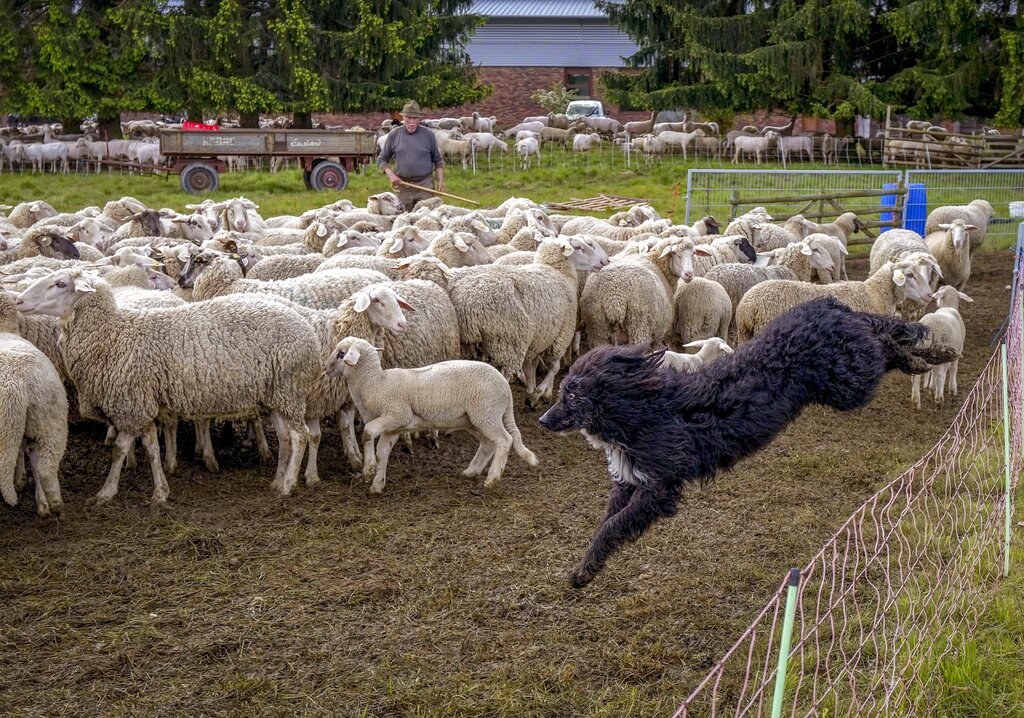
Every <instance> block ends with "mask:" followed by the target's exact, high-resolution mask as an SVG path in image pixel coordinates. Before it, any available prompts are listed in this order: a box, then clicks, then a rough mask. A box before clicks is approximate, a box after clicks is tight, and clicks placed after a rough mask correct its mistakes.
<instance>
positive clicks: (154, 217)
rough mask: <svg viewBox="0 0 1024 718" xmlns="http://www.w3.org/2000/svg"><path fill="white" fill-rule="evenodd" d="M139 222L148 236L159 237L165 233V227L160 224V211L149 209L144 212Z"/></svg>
mask: <svg viewBox="0 0 1024 718" xmlns="http://www.w3.org/2000/svg"><path fill="white" fill-rule="evenodd" d="M139 222H141V223H142V228H143V230H144V231H145V232H146V234H147V236H150V237H159V236H161V235H162V234H163V227H162V226H161V224H160V213H159V212H156V211H154V210H151V209H147V210H145V211H144V212H142V215H141V216H140V217H139Z"/></svg>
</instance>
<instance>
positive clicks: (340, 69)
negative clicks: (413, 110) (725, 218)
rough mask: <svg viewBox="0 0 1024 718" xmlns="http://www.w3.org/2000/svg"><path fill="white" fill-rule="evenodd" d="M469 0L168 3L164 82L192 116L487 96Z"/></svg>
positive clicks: (304, 112) (442, 103) (383, 106)
mask: <svg viewBox="0 0 1024 718" xmlns="http://www.w3.org/2000/svg"><path fill="white" fill-rule="evenodd" d="M469 5H470V2H469V0H404V1H401V0H394V1H388V0H372V1H371V0H359V1H357V2H351V1H346V0H281V2H271V1H265V2H263V1H260V0H256V1H246V0H186V1H185V2H184V4H183V5H182V6H181V7H179V8H169V9H168V13H167V22H166V31H165V32H166V40H165V44H166V46H167V64H166V67H165V68H164V80H163V84H164V86H165V87H167V88H168V89H169V91H170V92H171V93H172V94H175V95H176V96H177V98H178V100H179V102H180V103H181V104H182V105H183V106H185V107H187V108H189V110H190V115H191V114H192V113H194V112H198V111H200V110H203V111H220V112H224V111H228V110H231V109H237V110H238V111H239V112H240V113H241V114H242V116H243V118H244V117H246V116H248V117H249V118H250V120H251V119H252V118H254V117H255V115H256V114H258V113H260V112H294V113H296V115H297V117H301V118H303V119H304V120H305V121H306V122H307V123H308V120H309V114H310V113H312V112H342V111H364V110H391V109H396V108H399V107H401V106H402V104H404V102H405V101H406V100H407V99H409V98H410V97H412V98H416V99H418V100H420V101H421V104H424V105H427V106H436V107H446V106H452V105H458V104H462V103H465V102H472V101H476V100H479V99H482V98H483V97H484V96H486V94H487V93H488V92H489V88H486V87H480V86H478V85H477V84H476V82H475V72H474V68H473V66H472V65H471V64H470V62H469V58H468V56H467V55H466V53H465V51H464V49H463V48H464V46H465V43H466V41H467V40H468V37H469V33H470V32H471V31H472V30H473V29H474V28H475V27H476V26H477V25H478V24H479V23H480V21H481V18H480V17H479V16H474V15H470V14H467V13H466V12H465V10H467V9H468V7H469Z"/></svg>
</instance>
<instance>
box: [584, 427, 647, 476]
mask: <svg viewBox="0 0 1024 718" xmlns="http://www.w3.org/2000/svg"><path fill="white" fill-rule="evenodd" d="M580 433H582V434H583V436H584V437H585V438H586V440H587V441H588V442H589V443H590V445H591V446H593V447H594V448H595V449H604V455H605V458H606V459H607V460H608V473H609V474H611V477H612V481H614V482H615V483H617V484H631V485H633V486H642V485H643V484H646V483H647V481H648V477H647V474H645V473H643V472H642V471H640V470H639V469H637V468H636V467H635V466H634V465H633V460H632V459H631V458H629V455H628V454H627V453H626V452H625V451H624V450H623V449H622V448H621V447H619V446H616V445H615V444H610V443H608V442H607V441H603V440H601V439H599V438H597V437H596V436H594V435H593V434H588V433H587V432H586V431H581V432H580Z"/></svg>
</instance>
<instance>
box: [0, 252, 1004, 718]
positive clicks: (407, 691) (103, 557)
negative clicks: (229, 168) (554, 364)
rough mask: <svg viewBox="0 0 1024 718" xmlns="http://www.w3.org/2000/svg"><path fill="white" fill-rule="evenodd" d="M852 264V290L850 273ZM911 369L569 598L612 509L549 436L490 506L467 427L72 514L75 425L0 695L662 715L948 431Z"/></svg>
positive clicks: (974, 283)
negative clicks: (301, 480) (60, 499)
mask: <svg viewBox="0 0 1024 718" xmlns="http://www.w3.org/2000/svg"><path fill="white" fill-rule="evenodd" d="M1012 262H1013V256H1012V253H1011V252H1005V251H1004V252H991V253H985V254H981V255H978V256H977V257H976V259H975V263H974V275H973V276H972V278H971V281H970V284H969V288H968V293H969V294H971V295H972V296H973V297H974V299H975V302H974V304H972V305H969V306H968V307H966V308H965V309H964V315H965V319H966V322H967V325H968V342H967V351H966V353H965V357H964V359H963V360H962V361H961V363H960V386H961V387H962V390H961V397H960V399H962V398H963V395H964V394H965V393H966V391H967V389H968V388H969V387H970V386H971V385H972V384H973V382H974V379H975V378H976V377H977V375H978V373H979V372H980V370H981V368H982V367H983V366H984V363H985V362H986V361H987V360H988V358H989V356H990V354H991V352H992V346H991V344H990V342H991V340H992V338H993V336H994V335H995V334H996V332H997V331H998V330H999V328H1000V326H1001V324H1002V322H1003V319H1004V318H1005V316H1006V313H1007V310H1008V303H1009V292H1008V291H1007V289H1006V286H1007V284H1008V283H1009V281H1010V273H1011V270H1012ZM864 265H865V262H863V261H853V262H851V278H860V277H863V275H864V274H865V272H866V266H864ZM909 384H910V382H909V379H908V378H907V377H904V376H898V375H890V376H889V377H888V378H887V379H886V381H885V383H884V385H883V387H882V390H881V391H880V393H879V396H878V398H877V399H876V400H875V401H874V402H872V403H871V404H870V405H869V406H868V407H866V408H864V409H861V410H859V411H855V412H851V413H847V414H841V413H837V412H833V411H829V410H824V409H811V410H808V411H806V412H805V413H804V414H803V415H802V416H801V418H800V419H799V420H798V421H796V422H794V424H793V425H792V426H791V427H790V429H789V430H788V431H787V432H786V433H785V434H784V435H783V436H781V437H780V438H779V439H778V440H777V441H776V442H775V443H773V444H772V445H771V446H769V447H768V448H767V449H766V450H764V451H762V452H761V453H759V454H757V455H756V456H754V457H753V458H750V459H748V460H746V461H744V462H743V463H742V464H740V465H739V466H738V467H737V469H736V470H734V471H732V472H731V473H728V474H723V475H721V476H720V477H718V478H717V479H716V480H715V481H713V482H712V483H711V484H710V485H709V486H707V487H706V488H705V489H703V490H701V491H694V492H691V493H688V494H687V495H686V496H685V498H684V501H683V505H682V507H681V510H680V513H679V515H678V516H677V517H675V518H674V519H672V520H669V521H665V522H663V523H661V524H658V525H656V526H655V527H654V528H653V529H652V530H651V531H650V532H649V533H648V534H647V535H646V536H644V537H643V539H642V540H641V541H640V542H639V543H638V544H636V545H634V546H630V547H627V548H626V549H625V550H623V551H622V552H621V553H620V554H618V555H617V556H616V557H614V559H613V560H612V562H611V563H610V565H609V566H608V568H607V569H606V570H605V571H604V572H603V573H602V574H601V575H600V576H599V578H598V579H597V580H596V581H595V582H594V584H593V585H592V586H590V587H589V588H588V589H586V590H584V591H581V592H574V591H572V590H570V589H569V588H567V586H566V583H565V576H566V573H567V571H568V570H569V568H571V566H572V565H573V564H574V562H575V561H577V560H578V558H579V557H580V556H581V555H582V552H583V550H584V549H585V548H586V545H587V542H588V540H589V538H590V534H591V532H592V531H593V529H594V527H595V522H596V521H597V520H598V519H599V517H600V515H601V512H602V510H603V508H604V503H605V500H606V498H607V493H608V488H609V481H608V478H607V474H606V471H605V466H604V461H603V457H602V456H601V455H600V454H598V453H597V452H595V451H593V450H591V449H590V448H589V447H588V446H587V445H586V444H585V442H584V441H583V440H582V438H564V437H560V436H557V435H554V434H551V433H548V432H545V431H543V430H542V428H541V427H540V426H539V424H537V421H536V420H537V417H538V416H539V414H540V410H538V411H527V410H525V409H524V408H522V407H523V403H522V396H521V394H518V393H517V398H518V400H519V403H518V406H517V415H518V420H519V424H520V427H521V428H522V431H523V436H524V440H525V442H526V444H527V446H529V447H530V448H531V449H533V450H534V451H535V452H536V453H537V454H538V456H539V457H540V458H541V462H542V463H541V465H540V467H538V468H537V469H530V468H529V467H526V466H525V465H524V464H523V463H522V462H521V461H519V460H518V459H517V458H515V457H513V458H511V459H510V461H509V467H508V471H507V474H506V477H505V481H504V483H503V484H502V485H501V486H500V487H499V488H497V489H496V490H494V491H487V492H485V491H484V490H483V489H482V486H481V481H480V480H479V479H466V478H464V477H463V476H462V475H461V473H460V472H461V470H462V469H463V468H465V466H466V465H468V463H469V460H470V458H471V457H472V452H473V448H474V447H473V446H471V443H470V440H469V439H468V437H464V436H453V437H447V438H443V445H442V449H441V450H440V451H437V450H433V449H431V448H430V447H428V446H427V445H426V444H417V445H416V446H415V447H414V453H413V454H409V453H408V452H407V451H406V450H404V449H396V451H395V454H393V456H392V464H391V467H390V470H389V480H388V485H387V488H386V489H385V493H384V495H383V496H382V497H370V496H369V495H368V494H367V493H366V488H367V487H366V485H365V484H363V482H362V480H361V479H359V478H355V477H353V475H352V473H351V472H350V471H349V470H348V469H347V468H346V465H345V463H344V462H343V460H342V459H341V457H340V455H339V451H338V441H337V437H336V435H335V434H334V433H333V432H332V433H331V434H330V435H325V441H324V444H323V446H322V451H321V475H322V476H323V477H324V478H325V483H324V485H322V486H321V487H318V488H317V489H316V490H315V491H307V490H305V489H304V488H303V487H300V488H299V489H297V491H296V495H295V496H294V497H292V498H291V499H290V500H286V501H282V500H279V499H277V498H275V497H274V496H273V495H272V494H271V492H270V491H269V489H268V484H269V482H270V480H271V478H272V467H269V466H267V467H259V466H258V461H257V460H256V459H255V456H254V452H252V451H250V450H249V449H248V448H247V447H245V446H243V445H242V443H241V442H240V441H238V440H235V439H232V437H231V435H230V433H229V432H225V433H223V434H222V435H221V437H220V442H221V444H222V445H223V444H224V443H225V442H231V443H230V445H228V446H226V447H225V448H224V449H223V450H220V451H219V456H220V458H221V465H222V469H223V470H222V472H221V473H220V474H210V473H209V472H207V471H206V470H205V469H204V468H203V466H202V463H201V462H198V461H195V460H193V459H192V458H191V457H190V456H189V455H188V452H187V451H186V447H190V446H191V437H190V435H188V434H186V432H184V431H183V432H182V434H183V436H182V438H181V442H180V444H181V447H182V448H181V454H182V468H181V469H180V470H179V475H178V476H176V477H174V478H172V480H171V491H172V501H171V508H169V509H168V510H166V511H165V512H162V513H159V514H156V515H151V514H150V513H149V511H148V509H147V508H146V506H145V504H146V501H147V500H148V497H149V493H150V491H151V488H152V487H151V484H150V480H149V474H148V471H147V470H145V469H139V470H136V471H132V472H127V473H126V475H125V477H124V479H123V481H122V487H121V493H120V495H119V496H118V497H117V499H116V500H115V502H114V503H113V505H111V506H108V507H104V508H102V509H98V510H97V509H89V508H87V507H86V506H85V501H86V499H87V498H88V497H89V496H90V495H92V494H93V493H95V492H96V491H97V490H98V488H99V485H100V484H101V483H102V478H103V476H104V475H105V473H106V469H107V461H108V451H107V450H105V448H104V447H103V446H102V439H103V431H102V430H101V428H100V427H97V426H92V425H80V426H77V427H76V428H75V430H74V432H73V434H72V437H71V443H70V446H69V451H68V454H67V456H66V457H65V460H64V464H63V473H62V478H61V480H62V486H63V488H64V493H65V500H66V501H67V504H68V509H67V512H66V514H65V516H64V517H63V518H62V519H61V520H59V521H58V520H43V519H39V518H37V517H35V515H34V514H33V513H32V511H31V507H30V504H31V503H32V502H31V499H30V497H26V498H27V499H28V500H26V498H23V500H22V503H21V505H19V507H18V508H17V509H14V510H11V509H7V510H3V511H0V541H2V546H3V555H4V570H3V573H2V577H0V641H2V646H3V650H2V651H0V694H2V695H3V703H4V712H5V714H7V715H18V716H23V715H24V716H30V715H31V716H36V715H46V716H77V715H113V716H121V715H132V716H135V715H137V716H143V715H144V716H162V715H167V716H179V715H195V716H236V715H246V716H264V715H266V716H279V715H294V714H302V715H325V716H326V715H370V716H392V715H412V714H415V715H438V716H440V715H453V714H464V715H465V714H472V715H495V716H496V715H515V716H568V715H665V714H666V713H670V712H671V711H672V710H674V708H675V707H676V706H677V704H678V703H679V702H680V701H681V700H682V698H683V697H685V694H686V693H687V692H688V691H689V690H690V689H691V688H692V687H693V686H694V684H695V683H696V681H697V680H699V679H700V678H701V677H703V675H704V673H705V672H706V671H707V670H708V669H709V668H710V667H711V665H712V664H713V662H714V661H715V660H717V658H718V657H719V656H720V655H721V654H722V653H723V652H724V651H725V649H726V648H728V647H729V645H731V643H732V641H733V640H735V638H736V637H737V636H738V634H739V633H740V632H741V631H742V630H743V628H744V627H745V626H746V625H747V624H748V623H749V622H750V620H752V618H753V617H754V615H755V614H756V613H757V611H758V610H760V608H761V607H762V606H763V605H764V603H765V602H766V600H767V597H768V596H769V594H770V593H771V592H772V591H773V590H774V589H775V588H776V587H777V586H778V585H779V583H780V582H781V580H782V578H783V576H784V574H785V572H786V570H787V569H788V568H789V567H790V566H791V565H803V564H804V563H805V562H806V561H807V559H808V558H809V557H810V556H811V555H812V554H813V553H814V551H815V550H817V548H818V547H819V546H820V545H821V544H822V543H823V542H824V541H825V540H826V539H827V538H828V537H829V536H830V535H831V534H832V533H833V532H834V531H835V529H836V528H837V526H838V525H839V524H840V523H841V521H842V520H843V519H845V517H846V516H847V515H849V513H850V512H851V511H852V510H853V509H854V508H855V507H856V506H857V505H858V504H859V503H861V502H862V501H863V500H864V499H865V498H866V497H867V496H869V495H870V494H871V493H872V492H873V491H874V490H875V489H877V488H878V487H879V486H880V485H881V484H882V483H883V482H885V481H886V480H887V479H889V478H891V477H893V476H895V475H897V474H898V473H899V472H900V471H901V470H902V469H903V468H905V467H906V466H907V465H909V464H910V463H912V462H913V461H915V460H916V459H918V458H919V457H920V456H921V455H922V454H924V453H925V451H927V449H929V448H930V447H931V446H932V445H933V444H934V442H935V441H936V440H937V439H938V438H939V437H940V436H941V434H942V432H943V431H945V429H946V427H947V426H948V425H949V423H950V421H951V419H952V418H953V416H954V415H955V413H956V410H957V408H958V406H959V401H958V400H957V401H954V402H951V403H949V404H947V406H945V407H942V408H935V407H932V406H931V405H930V404H928V403H926V406H925V408H924V409H923V410H922V411H920V412H915V411H914V410H913V409H912V408H911V405H910V401H909V396H910V389H909Z"/></svg>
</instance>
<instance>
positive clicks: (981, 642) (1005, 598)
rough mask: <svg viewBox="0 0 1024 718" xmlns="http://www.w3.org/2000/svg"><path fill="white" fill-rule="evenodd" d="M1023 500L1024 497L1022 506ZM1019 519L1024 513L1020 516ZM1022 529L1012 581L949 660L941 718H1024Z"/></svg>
mask: <svg viewBox="0 0 1024 718" xmlns="http://www.w3.org/2000/svg"><path fill="white" fill-rule="evenodd" d="M1019 499H1020V496H1018V505H1019ZM1018 518H1019V513H1018ZM1021 535H1022V531H1021V526H1020V525H1019V524H1018V525H1017V526H1016V528H1015V532H1014V539H1015V541H1016V546H1015V548H1014V550H1013V551H1012V564H1011V567H1010V576H1009V578H1007V579H1005V580H1004V581H1003V582H1002V583H1001V584H1000V585H999V587H998V588H997V589H996V591H995V593H994V595H993V596H992V597H991V599H990V600H989V601H988V602H987V606H986V607H985V609H984V611H983V613H982V614H981V618H980V619H979V621H978V627H977V629H976V630H975V632H974V635H973V636H972V637H971V640H969V641H968V642H967V643H966V644H965V645H964V647H963V649H962V650H960V651H958V652H956V653H955V654H953V655H952V656H950V657H948V658H946V659H944V660H943V661H942V663H941V664H940V666H939V674H938V675H939V677H940V678H941V680H940V681H937V682H936V686H935V690H936V692H937V701H936V709H935V716H937V718H983V717H987V716H998V717H999V718H1020V717H1021V716H1024V671H1022V670H1021V667H1022V666H1024V547H1022V546H1021V541H1020V538H1021Z"/></svg>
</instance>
